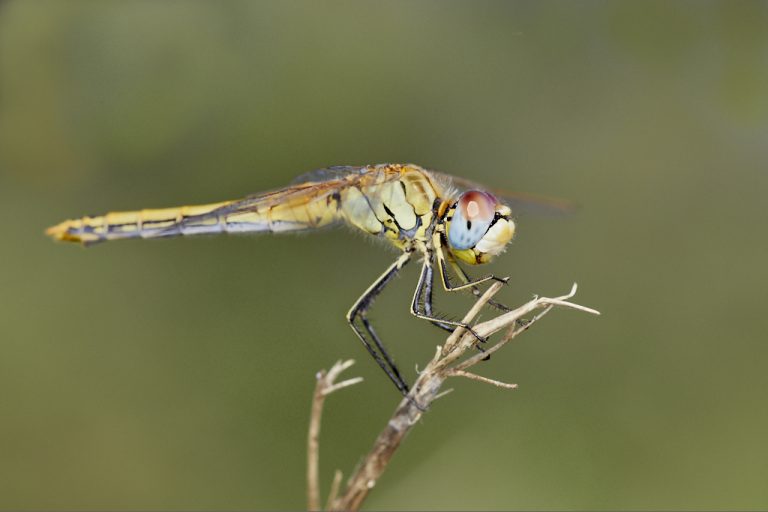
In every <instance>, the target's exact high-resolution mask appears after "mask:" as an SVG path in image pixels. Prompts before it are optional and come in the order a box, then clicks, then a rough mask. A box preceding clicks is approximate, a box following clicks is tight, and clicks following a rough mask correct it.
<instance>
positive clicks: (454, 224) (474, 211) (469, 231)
mask: <svg viewBox="0 0 768 512" xmlns="http://www.w3.org/2000/svg"><path fill="white" fill-rule="evenodd" d="M495 213H496V198H495V197H493V196H492V195H491V194H489V193H488V192H481V191H479V190H470V191H468V192H464V193H463V194H462V195H461V197H460V198H459V201H458V203H457V204H456V211H455V212H454V214H453V219H452V220H451V227H450V229H449V231H448V241H449V242H450V244H451V246H452V247H453V248H454V249H469V248H471V247H474V246H475V245H476V244H477V243H478V242H479V241H480V239H481V238H483V235H485V233H486V231H488V228H489V227H490V226H491V222H493V217H494V215H495Z"/></svg>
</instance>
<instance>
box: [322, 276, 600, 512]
mask: <svg viewBox="0 0 768 512" xmlns="http://www.w3.org/2000/svg"><path fill="white" fill-rule="evenodd" d="M501 286H502V285H501V284H500V283H496V284H494V285H493V286H491V287H490V288H489V289H488V290H487V291H486V292H485V293H484V294H483V295H482V297H480V298H479V299H478V301H477V302H476V303H475V304H474V305H473V306H472V308H471V309H470V311H469V312H468V313H467V315H466V316H465V317H464V320H463V321H464V322H465V323H470V322H471V321H472V320H473V319H474V318H475V317H476V316H477V314H478V313H479V312H480V310H481V309H482V308H483V306H484V305H485V304H487V303H488V301H489V300H491V298H492V297H493V296H494V295H495V294H496V293H497V292H498V291H499V289H500V288H501ZM575 294H576V285H575V284H574V285H573V287H572V288H571V291H570V292H569V293H568V294H566V295H563V296H561V297H555V298H547V297H535V298H534V299H533V300H531V301H529V302H527V303H526V304H523V305H522V306H520V307H519V308H517V309H515V310H513V311H509V312H506V313H504V314H501V315H499V316H497V317H495V318H492V319H490V320H488V321H485V322H482V323H480V324H477V325H475V326H474V327H473V329H474V330H475V332H477V333H478V334H479V335H480V336H482V337H485V338H487V337H488V336H490V335H491V334H494V333H496V332H498V331H501V330H504V329H506V333H505V334H504V335H503V336H502V338H501V340H500V341H498V342H497V343H496V344H495V345H492V346H491V347H489V348H488V349H486V350H485V351H484V352H482V353H479V354H474V355H471V356H469V357H466V358H465V359H463V360H462V357H463V356H464V355H465V354H466V353H467V351H468V350H470V349H471V348H472V347H473V346H474V345H475V343H477V339H476V338H475V337H474V336H473V335H472V334H471V333H469V332H467V331H466V330H465V329H462V328H458V329H456V331H454V332H453V333H452V334H451V335H450V336H449V337H448V339H447V340H446V342H445V344H444V345H443V346H442V347H440V346H438V347H437V350H436V351H435V355H434V357H433V358H432V360H431V361H430V362H429V363H428V364H427V366H426V367H425V368H424V369H423V370H422V371H421V373H420V374H419V377H418V379H417V380H416V382H415V383H414V386H413V389H412V390H411V393H410V394H409V395H408V397H406V398H404V399H403V400H402V401H400V403H399V404H398V406H397V408H396V409H395V412H394V413H393V414H392V417H391V418H390V419H389V422H388V423H387V425H386V427H384V430H383V431H382V432H381V433H380V434H379V436H378V437H377V438H376V440H375V441H374V443H373V447H372V448H371V450H370V452H368V454H367V455H366V457H365V459H364V460H363V461H362V462H361V463H360V465H359V466H358V467H357V469H356V470H355V472H354V473H353V474H352V476H351V477H350V478H349V480H348V482H347V485H346V488H345V490H344V491H343V494H341V495H340V496H336V489H337V487H338V485H336V486H335V489H334V491H333V493H332V496H331V497H330V499H329V502H328V508H329V509H332V510H359V509H360V506H361V505H362V503H363V501H364V500H365V498H366V497H367V496H368V493H369V492H370V490H371V489H373V487H374V486H375V485H376V482H377V481H378V479H379V478H380V477H381V475H382V473H383V472H384V470H385V469H386V467H387V465H388V464H389V461H390V459H391V458H392V456H393V455H394V453H395V451H397V448H398V447H399V446H400V443H401V442H402V441H403V439H404V438H405V436H406V435H407V434H408V432H409V431H410V429H411V428H412V427H413V426H414V425H415V424H416V422H417V421H418V420H419V418H421V415H422V414H423V413H424V411H426V410H427V409H428V408H429V406H430V404H431V403H432V402H433V401H434V400H435V399H437V398H438V397H440V396H442V395H444V394H445V392H443V393H440V388H441V387H442V385H443V383H444V382H445V381H446V379H448V378H449V377H464V378H469V379H472V380H476V381H479V382H483V383H486V384H491V385H494V386H497V387H500V388H504V389H514V388H516V387H517V385H516V384H508V383H505V382H501V381H498V380H495V379H489V378H487V377H483V376H480V375H477V374H475V373H471V372H468V371H467V369H469V368H471V367H472V366H474V365H476V364H477V363H479V362H480V361H481V360H482V359H484V358H486V357H487V356H489V355H491V354H493V353H494V352H496V351H498V350H499V349H500V348H501V347H503V346H504V345H506V344H507V343H509V342H510V341H511V340H513V339H514V338H515V337H517V336H518V335H519V334H521V333H523V332H524V331H526V330H528V329H529V328H530V327H531V326H532V325H533V324H534V323H536V322H538V321H539V320H540V319H541V318H542V317H543V316H544V315H546V314H547V313H549V311H551V310H552V308H554V307H555V306H557V307H564V308H570V309H575V310H578V311H583V312H586V313H591V314H594V315H599V314H600V313H599V312H598V311H596V310H594V309H591V308H587V307H585V306H580V305H578V304H574V303H572V302H569V299H571V298H572V297H573V296H574V295H575ZM532 313H536V314H535V315H534V316H533V317H532V318H531V319H530V320H527V321H524V320H523V318H524V317H527V316H529V315H531V314H532ZM338 365H339V363H337V366H338ZM346 367H348V366H346ZM346 367H345V368H346ZM334 368H336V366H334ZM342 370H343V368H342ZM340 371H341V370H339V371H337V372H336V374H334V375H333V378H335V377H336V376H337V375H338V373H339V372H340ZM331 372H333V368H332V369H331V371H330V372H328V375H327V376H325V375H319V376H318V387H317V388H316V390H315V400H314V401H313V407H312V409H313V414H312V424H311V425H310V435H309V448H310V455H309V464H310V468H309V471H308V482H309V496H310V497H309V506H310V509H312V510H317V507H318V506H319V493H318V490H317V453H318V448H317V435H318V434H319V431H320V425H319V422H320V414H321V411H322V399H323V398H324V396H326V395H327V393H325V394H323V392H322V390H320V388H321V381H322V380H324V379H325V378H327V377H330V376H331ZM333 378H331V379H330V383H327V384H324V388H325V389H330V390H335V389H339V388H341V387H344V386H346V385H348V384H346V382H348V381H345V382H342V383H340V384H333ZM321 395H322V396H321ZM316 408H317V414H315V409H316ZM315 422H316V423H317V424H315ZM313 465H314V468H313ZM336 478H337V479H340V478H341V477H340V476H339V474H338V473H337V477H336Z"/></svg>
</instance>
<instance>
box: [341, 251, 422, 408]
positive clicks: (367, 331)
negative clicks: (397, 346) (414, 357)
mask: <svg viewBox="0 0 768 512" xmlns="http://www.w3.org/2000/svg"><path fill="white" fill-rule="evenodd" d="M410 259H411V253H410V252H405V253H403V254H402V255H401V256H400V257H399V258H398V259H397V260H396V261H395V262H394V263H393V264H392V265H390V266H389V267H388V268H387V270H385V271H384V273H383V274H381V276H379V278H378V279H376V281H374V282H373V284H372V285H371V286H370V287H369V288H368V289H367V290H366V291H365V293H363V295H362V296H361V297H360V298H359V299H357V301H356V302H355V304H354V305H353V306H352V308H351V309H350V310H349V312H348V313H347V322H349V325H350V327H352V330H353V331H355V334H356V335H357V337H358V338H360V341H362V342H363V346H365V348H366V350H368V353H369V354H371V357H373V359H374V360H375V361H376V364H378V365H379V367H380V368H381V369H382V370H384V373H386V374H387V377H389V379H390V380H391V381H392V382H393V383H394V384H395V387H397V389H398V390H399V391H400V392H401V393H402V394H403V395H407V394H408V384H406V383H405V380H404V379H403V377H402V376H401V375H400V371H399V370H398V369H397V366H395V363H394V361H393V360H392V358H391V357H390V355H389V353H387V350H386V349H385V348H384V344H383V343H382V342H381V340H380V339H379V337H378V335H377V334H376V331H374V330H373V326H371V324H370V322H369V321H368V318H367V313H368V309H369V308H370V307H371V304H372V303H373V300H374V299H375V298H376V296H378V295H379V293H381V291H382V290H383V289H384V287H385V286H386V285H387V284H388V283H389V282H390V281H391V280H392V278H393V277H395V275H397V273H398V272H399V271H400V269H402V268H403V267H404V266H405V264H406V263H408V261H409V260H410ZM358 319H360V323H361V324H362V328H361V327H360V326H359V325H358V322H357V320H358ZM369 337H370V340H369ZM371 340H372V341H373V344H371Z"/></svg>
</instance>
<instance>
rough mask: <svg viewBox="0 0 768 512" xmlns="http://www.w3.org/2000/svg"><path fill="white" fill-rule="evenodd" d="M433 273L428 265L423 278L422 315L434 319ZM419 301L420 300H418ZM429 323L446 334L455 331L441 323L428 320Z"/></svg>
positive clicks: (453, 328) (452, 327)
mask: <svg viewBox="0 0 768 512" xmlns="http://www.w3.org/2000/svg"><path fill="white" fill-rule="evenodd" d="M433 274H434V272H433V269H432V265H431V264H429V265H428V267H427V276H426V277H425V278H424V290H423V291H424V293H423V295H424V302H423V303H422V305H423V309H422V311H423V313H424V314H425V315H427V316H431V317H434V314H433V313H432V286H433V285H434V275H433ZM419 300H421V298H419ZM430 323H431V324H432V325H434V326H435V327H439V328H440V329H442V330H444V331H447V332H453V331H455V330H456V327H454V326H451V325H447V324H445V323H443V322H435V321H432V320H430Z"/></svg>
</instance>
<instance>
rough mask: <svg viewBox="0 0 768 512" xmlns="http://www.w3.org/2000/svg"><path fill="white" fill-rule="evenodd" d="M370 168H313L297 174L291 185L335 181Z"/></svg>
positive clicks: (346, 166) (348, 166)
mask: <svg viewBox="0 0 768 512" xmlns="http://www.w3.org/2000/svg"><path fill="white" fill-rule="evenodd" d="M369 169H370V168H369V167H362V166H355V165H335V166H333V167H326V168H325V169H315V170H314V171H309V172H305V173H304V174H301V175H299V176H297V177H296V178H295V179H294V180H293V181H292V182H291V185H300V184H302V183H323V182H326V181H335V180H341V179H345V178H348V177H350V176H359V175H361V174H365V173H366V172H367V171H368V170H369Z"/></svg>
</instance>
